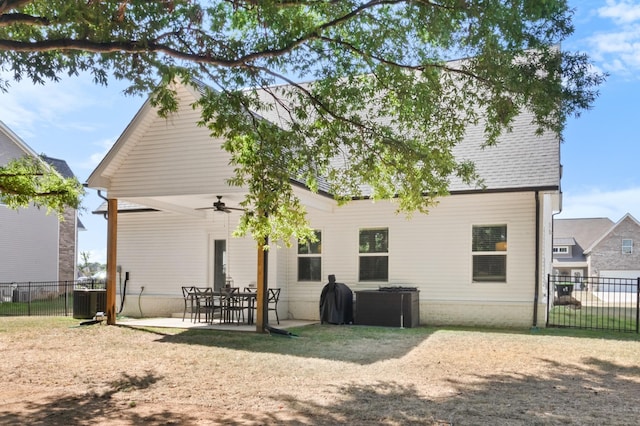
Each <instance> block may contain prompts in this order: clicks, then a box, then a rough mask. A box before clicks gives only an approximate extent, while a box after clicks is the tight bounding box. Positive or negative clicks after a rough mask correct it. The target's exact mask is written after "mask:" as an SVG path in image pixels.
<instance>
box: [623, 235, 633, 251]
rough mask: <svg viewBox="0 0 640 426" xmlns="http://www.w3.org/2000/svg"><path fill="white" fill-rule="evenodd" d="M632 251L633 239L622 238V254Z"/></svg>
mask: <svg viewBox="0 0 640 426" xmlns="http://www.w3.org/2000/svg"><path fill="white" fill-rule="evenodd" d="M631 253H633V240H629V239H626V238H625V239H623V240H622V254H631Z"/></svg>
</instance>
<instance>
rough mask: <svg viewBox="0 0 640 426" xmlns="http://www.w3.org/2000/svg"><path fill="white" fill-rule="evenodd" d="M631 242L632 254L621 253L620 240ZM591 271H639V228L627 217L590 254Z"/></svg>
mask: <svg viewBox="0 0 640 426" xmlns="http://www.w3.org/2000/svg"><path fill="white" fill-rule="evenodd" d="M623 239H631V240H633V244H634V247H633V253H631V254H623V253H622V240H623ZM590 264H591V271H592V273H594V272H593V271H598V272H599V271H603V270H614V271H615V270H637V269H640V227H639V226H638V224H637V223H636V222H635V221H634V220H633V219H631V218H629V217H627V218H626V219H625V220H623V221H622V222H621V223H620V224H618V226H616V227H615V228H614V229H613V230H612V231H611V233H609V234H608V235H607V236H606V237H605V238H604V239H603V240H602V241H600V242H599V243H598V244H597V245H596V246H595V247H594V248H593V250H592V251H591V254H590Z"/></svg>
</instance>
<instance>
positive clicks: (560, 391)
mask: <svg viewBox="0 0 640 426" xmlns="http://www.w3.org/2000/svg"><path fill="white" fill-rule="evenodd" d="M547 362H548V366H549V367H550V368H551V371H552V374H550V375H545V376H534V375H518V374H496V375H489V376H478V377H472V378H471V379H470V380H469V379H467V378H465V379H459V378H452V379H450V380H449V383H448V384H449V389H448V392H447V395H444V396H440V397H437V398H429V397H427V396H425V395H424V394H423V393H422V392H421V391H420V389H419V387H418V386H416V385H406V384H405V385H401V384H398V383H394V382H379V383H376V384H368V385H359V384H351V385H347V386H342V387H339V388H337V389H335V394H336V395H337V397H336V398H334V397H330V398H331V399H332V400H333V399H338V400H340V402H339V403H336V404H332V405H325V404H322V403H320V402H313V401H308V400H300V399H298V398H296V396H295V395H292V394H274V395H273V396H272V398H273V399H274V400H276V401H279V402H280V403H282V404H283V405H284V407H285V408H284V410H285V411H287V412H290V413H293V415H291V416H290V418H288V419H286V418H282V417H281V416H278V414H277V413H273V414H268V413H267V414H260V415H252V414H251V413H243V414H242V417H241V418H236V419H232V418H228V419H224V420H225V421H224V422H225V424H238V425H239V424H246V423H250V424H251V423H255V424H279V425H299V424H318V425H325V424H350V425H371V424H388V425H391V424H394V425H395V424H397V425H454V424H455V425H488V424H490V425H505V426H506V425H508V426H516V425H523V426H524V425H533V424H536V425H560V424H561V425H567V424H569V425H603V424H606V425H612V426H613V425H630V424H638V421H639V420H640V406H639V405H638V403H637V394H638V390H639V389H640V388H639V386H640V368H639V367H628V366H621V365H617V364H615V363H611V362H608V361H603V360H599V359H597V358H590V359H588V360H586V361H585V363H584V365H583V366H581V367H577V368H576V367H575V366H574V365H568V364H563V363H561V362H556V361H547Z"/></svg>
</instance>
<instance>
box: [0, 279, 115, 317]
mask: <svg viewBox="0 0 640 426" xmlns="http://www.w3.org/2000/svg"><path fill="white" fill-rule="evenodd" d="M104 288H105V284H104V282H103V281H82V282H80V281H38V282H36V281H29V282H11V283H0V316H69V315H73V312H74V297H75V308H76V311H78V302H79V297H78V296H79V295H81V296H82V295H83V293H79V290H86V289H104ZM83 303H84V302H83Z"/></svg>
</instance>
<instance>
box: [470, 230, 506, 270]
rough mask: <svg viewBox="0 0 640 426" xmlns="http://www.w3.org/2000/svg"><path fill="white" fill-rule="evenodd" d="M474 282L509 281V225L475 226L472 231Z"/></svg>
mask: <svg viewBox="0 0 640 426" xmlns="http://www.w3.org/2000/svg"><path fill="white" fill-rule="evenodd" d="M472 234H473V235H472V244H471V247H472V248H471V251H472V258H473V281H474V282H506V281H507V225H481V226H474V227H473V231H472Z"/></svg>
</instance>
